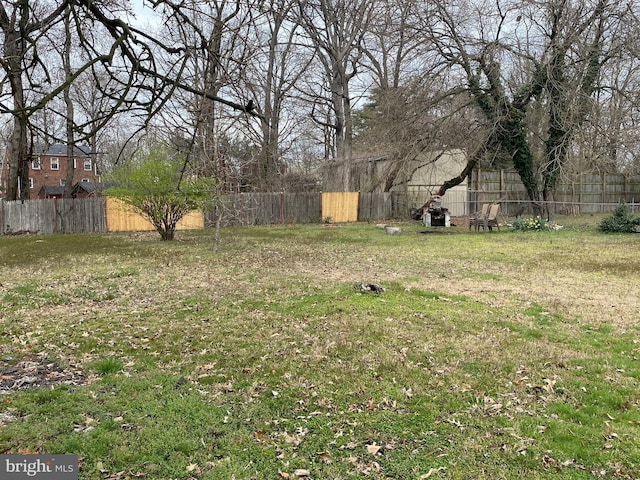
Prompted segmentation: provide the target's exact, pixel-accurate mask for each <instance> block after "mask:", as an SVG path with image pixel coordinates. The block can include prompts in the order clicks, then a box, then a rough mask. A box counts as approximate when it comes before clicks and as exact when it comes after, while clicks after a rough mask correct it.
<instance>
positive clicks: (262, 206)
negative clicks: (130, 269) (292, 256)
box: [204, 192, 413, 226]
mask: <svg viewBox="0 0 640 480" xmlns="http://www.w3.org/2000/svg"><path fill="white" fill-rule="evenodd" d="M409 200H410V199H409V198H408V197H407V196H406V195H404V194H399V193H397V192H388V193H357V192H324V193H238V194H234V195H226V196H225V197H224V199H223V210H224V219H223V224H224V225H267V224H286V223H320V222H321V221H323V219H328V217H331V221H332V222H336V223H337V222H352V221H353V222H355V221H368V220H388V219H391V218H408V217H409V215H410V210H411V208H412V207H413V205H412V204H409ZM204 222H205V226H212V225H214V224H215V218H214V215H213V212H205V215H204Z"/></svg>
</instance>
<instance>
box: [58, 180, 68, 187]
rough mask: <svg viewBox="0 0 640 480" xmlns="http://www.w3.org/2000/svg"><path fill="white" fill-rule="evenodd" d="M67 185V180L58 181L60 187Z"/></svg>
mask: <svg viewBox="0 0 640 480" xmlns="http://www.w3.org/2000/svg"><path fill="white" fill-rule="evenodd" d="M66 184H67V179H66V178H61V179H60V186H61V187H64V186H65V185H66Z"/></svg>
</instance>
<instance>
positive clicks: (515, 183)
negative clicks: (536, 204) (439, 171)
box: [469, 170, 640, 215]
mask: <svg viewBox="0 0 640 480" xmlns="http://www.w3.org/2000/svg"><path fill="white" fill-rule="evenodd" d="M498 199H501V200H502V203H503V205H504V206H505V208H506V209H507V214H510V213H514V214H515V213H520V212H521V211H523V210H524V211H527V212H528V211H529V210H530V201H529V198H528V196H527V193H526V190H525V188H524V185H523V184H522V181H521V180H520V176H519V175H518V174H517V173H516V172H513V171H506V170H475V171H474V172H473V177H472V179H471V185H470V191H469V201H470V203H471V206H472V208H471V210H472V211H473V210H474V209H477V208H476V207H477V206H478V205H480V204H482V203H488V202H492V201H495V200H498ZM638 202H640V175H625V174H617V173H616V174H614V173H581V174H576V175H567V176H565V177H564V178H563V179H562V182H560V183H559V184H558V186H557V187H556V189H555V192H554V193H553V198H551V199H550V203H551V206H552V209H553V210H555V212H556V213H558V214H574V215H577V214H589V213H601V212H609V211H612V210H613V209H615V207H616V206H617V205H618V204H620V203H627V204H637V203H638Z"/></svg>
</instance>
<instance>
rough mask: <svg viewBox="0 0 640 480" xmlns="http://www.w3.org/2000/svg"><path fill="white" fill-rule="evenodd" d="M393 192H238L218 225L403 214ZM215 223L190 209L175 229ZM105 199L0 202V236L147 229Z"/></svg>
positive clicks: (404, 207) (401, 199)
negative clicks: (221, 223)
mask: <svg viewBox="0 0 640 480" xmlns="http://www.w3.org/2000/svg"><path fill="white" fill-rule="evenodd" d="M406 198H407V197H405V196H403V195H401V194H398V193H357V192H355V193H354V192H329V193H326V192H325V193H295V194H294V193H289V194H288V193H239V194H234V195H228V196H225V197H223V198H222V206H223V208H222V212H223V224H224V225H267V224H287V223H320V222H322V221H331V222H355V221H359V220H360V221H367V220H385V219H391V218H408V216H409V213H410V208H411V206H410V205H409V204H408V203H407V201H406ZM214 224H215V214H214V212H212V211H206V212H204V213H202V212H192V213H191V214H189V215H188V216H187V217H185V218H184V219H183V220H182V221H181V222H180V223H179V224H178V229H180V230H186V229H199V228H203V227H204V226H212V225H214ZM153 229H154V228H153V226H152V225H151V224H150V223H149V222H148V221H147V220H145V219H144V218H142V217H141V216H140V215H138V214H136V213H135V212H133V211H132V210H131V209H130V208H128V207H126V206H125V205H123V204H122V203H121V202H119V201H117V200H115V199H111V198H83V199H79V198H78V199H46V200H29V201H15V202H3V201H0V235H11V234H23V233H39V234H51V233H104V232H126V231H145V230H153Z"/></svg>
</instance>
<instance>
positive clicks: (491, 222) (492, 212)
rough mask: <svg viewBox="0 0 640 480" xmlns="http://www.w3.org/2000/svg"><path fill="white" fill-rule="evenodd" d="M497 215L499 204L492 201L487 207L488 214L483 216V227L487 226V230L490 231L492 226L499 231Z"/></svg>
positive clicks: (498, 213)
mask: <svg viewBox="0 0 640 480" xmlns="http://www.w3.org/2000/svg"><path fill="white" fill-rule="evenodd" d="M498 215H500V204H499V203H494V204H493V205H491V207H490V208H489V214H488V215H487V216H486V218H485V221H484V225H483V227H484V228H489V231H492V230H493V227H496V228H497V229H498V231H500V223H499V222H498Z"/></svg>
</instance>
